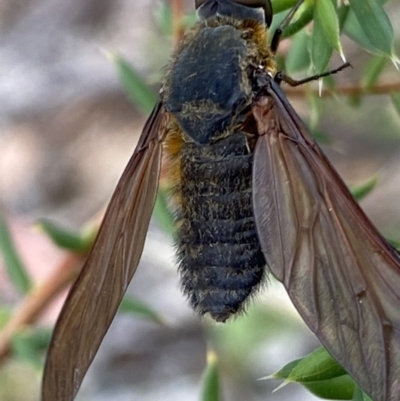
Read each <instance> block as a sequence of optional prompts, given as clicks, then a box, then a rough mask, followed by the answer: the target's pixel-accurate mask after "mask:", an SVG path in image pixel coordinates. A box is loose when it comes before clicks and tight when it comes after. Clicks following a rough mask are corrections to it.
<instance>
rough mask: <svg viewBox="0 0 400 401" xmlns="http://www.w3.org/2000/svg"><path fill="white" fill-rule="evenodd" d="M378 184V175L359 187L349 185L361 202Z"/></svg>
mask: <svg viewBox="0 0 400 401" xmlns="http://www.w3.org/2000/svg"><path fill="white" fill-rule="evenodd" d="M377 183H378V177H377V176H376V175H374V176H372V177H371V178H370V179H369V180H368V181H366V182H364V183H363V184H359V185H349V189H350V192H351V193H352V195H353V196H354V197H355V198H356V199H357V200H358V201H359V200H361V199H363V198H365V197H366V196H367V195H368V194H369V193H370V192H371V191H372V190H373V189H374V188H375V185H376V184H377Z"/></svg>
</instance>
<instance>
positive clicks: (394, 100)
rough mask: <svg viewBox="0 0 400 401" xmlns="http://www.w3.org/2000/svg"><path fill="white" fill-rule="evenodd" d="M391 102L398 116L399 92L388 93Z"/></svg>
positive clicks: (399, 113) (399, 110)
mask: <svg viewBox="0 0 400 401" xmlns="http://www.w3.org/2000/svg"><path fill="white" fill-rule="evenodd" d="M390 98H391V99H392V104H393V106H394V109H395V110H396V113H397V115H398V116H399V117H400V92H393V93H391V94H390Z"/></svg>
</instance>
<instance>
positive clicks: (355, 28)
mask: <svg viewBox="0 0 400 401" xmlns="http://www.w3.org/2000/svg"><path fill="white" fill-rule="evenodd" d="M342 31H343V33H344V34H345V35H347V36H348V37H349V38H350V39H351V40H352V41H353V42H355V43H357V44H358V45H359V46H361V47H362V48H363V49H364V50H365V51H367V52H369V53H371V54H376V55H381V54H382V52H380V51H379V50H378V49H377V48H376V47H375V46H374V45H373V44H372V43H371V41H370V40H369V39H368V37H367V36H366V34H365V32H364V31H363V29H362V28H361V25H360V24H359V22H358V20H357V18H356V16H355V15H354V12H353V11H352V10H350V11H349V13H348V15H347V18H346V22H345V24H344V26H343V30H342Z"/></svg>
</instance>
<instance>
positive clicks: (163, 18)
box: [155, 2, 173, 36]
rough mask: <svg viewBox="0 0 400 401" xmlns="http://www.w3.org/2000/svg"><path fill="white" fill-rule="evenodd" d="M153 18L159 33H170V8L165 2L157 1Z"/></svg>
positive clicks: (171, 24) (171, 23)
mask: <svg viewBox="0 0 400 401" xmlns="http://www.w3.org/2000/svg"><path fill="white" fill-rule="evenodd" d="M155 18H156V21H157V25H158V26H159V28H160V30H161V33H162V34H163V35H164V36H167V35H172V29H173V28H172V26H173V22H172V10H171V6H170V5H169V4H167V3H166V2H158V3H157V6H156V11H155Z"/></svg>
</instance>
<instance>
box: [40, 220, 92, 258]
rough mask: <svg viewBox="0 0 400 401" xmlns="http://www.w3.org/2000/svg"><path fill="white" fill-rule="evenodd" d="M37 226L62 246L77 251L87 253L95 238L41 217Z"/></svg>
mask: <svg viewBox="0 0 400 401" xmlns="http://www.w3.org/2000/svg"><path fill="white" fill-rule="evenodd" d="M37 226H38V228H39V229H40V230H42V231H44V232H45V233H46V234H47V235H48V236H49V237H50V239H51V240H52V241H53V243H54V244H56V245H57V246H59V247H60V248H64V249H68V250H71V251H74V252H77V253H85V252H87V251H88V250H89V249H90V247H91V246H92V244H93V239H94V238H90V237H87V236H85V235H82V234H81V233H77V232H73V231H71V230H68V229H66V228H64V227H61V226H60V225H58V224H56V223H54V222H52V221H49V220H44V219H41V220H39V221H38V223H37Z"/></svg>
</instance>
